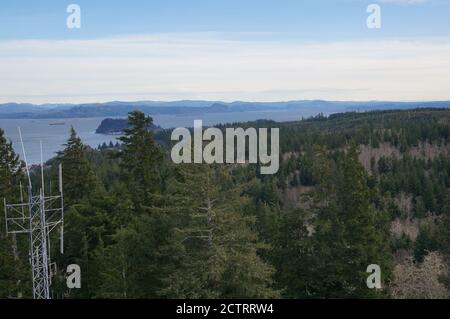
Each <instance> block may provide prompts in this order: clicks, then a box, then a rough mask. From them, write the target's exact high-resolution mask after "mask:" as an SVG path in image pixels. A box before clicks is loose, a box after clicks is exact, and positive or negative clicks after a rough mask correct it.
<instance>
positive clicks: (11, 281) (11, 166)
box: [0, 129, 27, 298]
mask: <svg viewBox="0 0 450 319" xmlns="http://www.w3.org/2000/svg"><path fill="white" fill-rule="evenodd" d="M23 168H24V164H23V162H22V161H21V160H20V159H19V156H18V155H17V154H16V153H15V152H14V149H13V146H12V143H11V142H10V141H7V140H6V138H5V137H4V131H3V130H2V129H0V210H1V211H2V212H4V207H3V205H4V201H3V199H5V200H6V201H7V202H9V203H11V202H14V201H16V200H17V194H18V192H19V183H20V182H21V181H22V180H23ZM5 222H6V221H5V220H4V215H3V214H1V217H0V298H8V297H17V296H18V295H20V293H21V292H22V291H24V287H22V284H23V283H24V282H25V281H26V279H27V277H26V274H25V272H26V267H25V263H26V261H24V260H23V259H24V256H20V255H19V253H18V250H17V241H16V238H15V236H14V235H13V237H12V240H11V238H8V237H7V234H5Z"/></svg>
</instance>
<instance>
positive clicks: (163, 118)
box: [0, 110, 317, 164]
mask: <svg viewBox="0 0 450 319" xmlns="http://www.w3.org/2000/svg"><path fill="white" fill-rule="evenodd" d="M315 113H317V112H314V111H313V110H304V111H302V112H299V111H298V110H287V111H286V110H280V111H267V112H236V113H231V112H230V113H216V114H206V115H202V116H199V115H193V116H186V115H183V116H174V115H158V116H155V117H154V122H155V124H157V125H160V126H161V127H163V128H171V127H192V126H193V124H194V120H203V124H204V125H205V126H206V125H214V124H219V123H231V122H241V121H253V120H257V119H271V120H275V121H291V120H298V119H300V118H301V117H302V116H304V117H307V116H310V115H314V114H315ZM102 120H103V118H82V119H61V120H58V119H44V120H32V119H21V120H5V119H0V128H2V129H3V130H4V131H5V133H6V137H7V138H10V139H11V140H12V142H13V144H14V148H15V150H16V152H17V153H19V154H20V155H21V156H22V149H21V145H20V142H19V133H18V130H17V127H19V126H20V128H21V130H22V136H23V140H24V145H25V151H26V155H27V160H28V163H29V164H35V163H39V162H40V147H39V141H42V145H43V154H44V160H48V159H50V158H52V157H54V156H55V155H56V152H57V151H59V150H61V149H62V148H63V146H62V145H63V144H64V143H65V142H66V141H67V139H68V137H69V130H70V126H73V127H74V128H75V130H76V131H77V133H78V135H79V136H80V138H81V140H82V141H83V143H84V144H85V145H89V146H92V147H97V146H98V145H99V144H102V143H103V142H106V143H109V142H110V141H113V142H114V143H115V142H116V138H117V136H113V135H103V134H95V130H96V128H97V127H98V126H99V125H100V123H101V121H102ZM51 123H64V125H50V124H51Z"/></svg>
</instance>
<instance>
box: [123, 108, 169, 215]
mask: <svg viewBox="0 0 450 319" xmlns="http://www.w3.org/2000/svg"><path fill="white" fill-rule="evenodd" d="M128 123H129V125H130V128H127V129H125V131H124V136H122V137H120V138H119V139H120V141H122V143H123V144H122V150H121V152H120V155H119V157H120V159H121V163H120V165H121V168H122V172H123V176H124V178H125V182H126V184H127V186H128V190H129V192H130V194H131V196H132V198H133V201H134V203H135V205H136V209H138V210H139V209H140V206H141V205H149V204H150V202H151V194H152V193H155V192H157V191H159V188H160V174H159V166H160V164H161V163H160V162H161V159H162V156H161V151H160V149H159V146H158V145H157V144H156V142H155V140H154V139H153V134H152V133H151V132H150V130H149V128H150V126H151V125H152V123H153V119H152V118H151V117H149V116H146V115H145V114H144V113H142V112H140V111H133V112H131V113H130V114H129V116H128Z"/></svg>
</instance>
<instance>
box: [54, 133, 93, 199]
mask: <svg viewBox="0 0 450 319" xmlns="http://www.w3.org/2000/svg"><path fill="white" fill-rule="evenodd" d="M64 146H65V148H64V150H62V151H61V152H59V153H58V159H59V161H60V163H61V164H62V167H63V182H64V183H63V189H64V200H65V204H66V206H67V207H70V206H71V205H73V204H76V203H78V202H80V201H81V200H82V199H84V198H86V197H88V196H90V195H91V194H92V193H94V192H95V191H96V189H97V187H99V184H98V180H97V179H96V176H95V174H94V172H93V170H92V168H91V165H90V163H89V161H88V159H87V157H86V148H85V146H84V145H83V143H82V142H81V139H80V138H79V137H78V136H77V133H76V132H75V129H74V128H73V127H72V128H71V129H70V137H69V139H68V141H67V143H66V144H65V145H64Z"/></svg>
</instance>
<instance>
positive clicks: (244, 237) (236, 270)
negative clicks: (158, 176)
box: [162, 164, 278, 298]
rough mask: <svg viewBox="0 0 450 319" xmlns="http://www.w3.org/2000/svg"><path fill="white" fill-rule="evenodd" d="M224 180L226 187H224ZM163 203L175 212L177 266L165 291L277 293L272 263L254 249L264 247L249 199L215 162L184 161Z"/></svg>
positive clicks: (240, 294)
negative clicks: (177, 251)
mask: <svg viewBox="0 0 450 319" xmlns="http://www.w3.org/2000/svg"><path fill="white" fill-rule="evenodd" d="M225 185H228V186H225ZM169 193H170V196H172V197H173V200H171V201H170V203H169V205H168V206H167V207H166V208H165V209H166V211H167V212H168V213H170V214H172V215H175V216H177V218H178V226H177V228H176V230H175V243H174V244H175V245H177V247H178V250H181V251H182V254H181V255H180V257H179V258H180V259H179V263H180V266H179V267H178V268H177V269H176V270H175V272H174V273H173V274H171V276H169V278H168V285H167V288H166V289H165V290H164V291H163V292H162V293H163V295H165V296H168V297H176V298H267V297H276V296H278V292H277V291H275V290H274V289H273V287H272V284H273V282H272V275H273V268H272V267H271V266H270V265H268V264H267V263H265V262H264V261H263V260H262V259H261V258H260V256H259V255H258V251H259V250H260V249H265V248H267V247H266V246H265V245H263V244H262V243H261V241H260V240H259V238H258V235H257V232H256V225H255V212H249V211H248V210H247V208H248V207H249V205H248V204H249V202H248V198H246V197H245V196H242V188H240V187H239V186H237V185H233V184H232V181H231V178H230V176H229V173H228V172H227V171H226V170H223V169H220V168H218V167H215V168H213V167H211V166H209V165H201V164H185V165H181V166H179V167H178V177H177V178H176V180H174V181H172V184H171V185H170V186H169Z"/></svg>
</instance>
